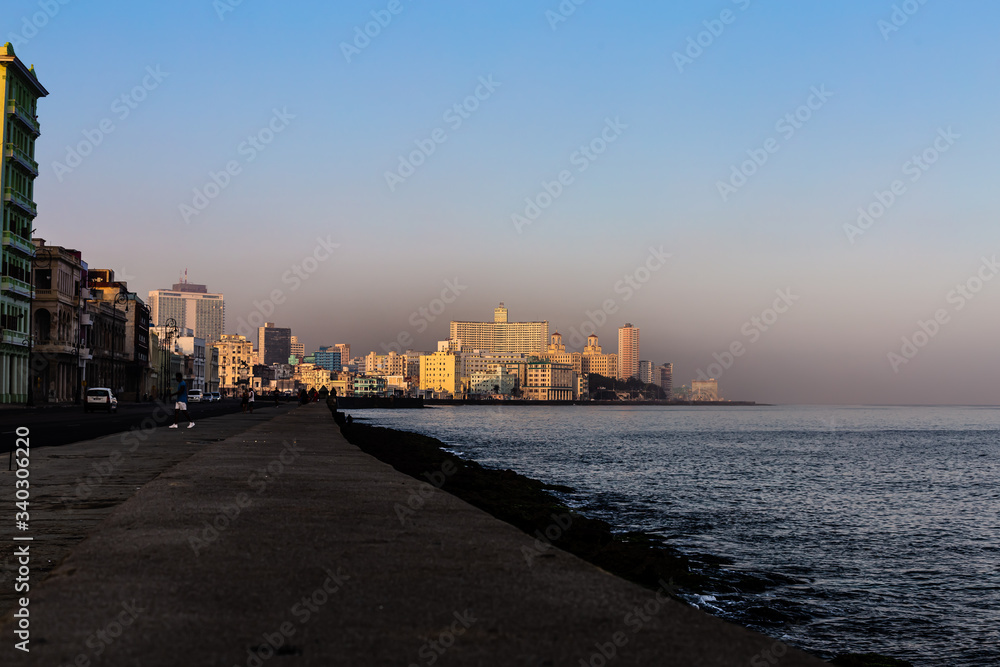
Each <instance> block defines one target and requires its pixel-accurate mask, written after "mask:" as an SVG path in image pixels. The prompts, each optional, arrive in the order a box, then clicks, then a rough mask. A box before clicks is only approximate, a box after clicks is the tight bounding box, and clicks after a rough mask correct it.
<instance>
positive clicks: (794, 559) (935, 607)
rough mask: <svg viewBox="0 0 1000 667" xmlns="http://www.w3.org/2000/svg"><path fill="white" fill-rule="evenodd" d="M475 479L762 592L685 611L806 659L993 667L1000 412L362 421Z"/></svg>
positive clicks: (998, 607) (542, 410) (372, 416)
mask: <svg viewBox="0 0 1000 667" xmlns="http://www.w3.org/2000/svg"><path fill="white" fill-rule="evenodd" d="M354 416H355V417H359V418H364V419H366V420H369V423H373V424H376V425H381V426H388V427H391V428H397V429H401V430H410V431H416V432H419V433H423V434H426V435H430V436H433V437H436V438H438V439H440V440H442V441H444V442H446V443H448V445H449V447H450V448H451V449H452V450H453V451H455V452H457V453H458V454H460V455H462V456H463V457H465V458H469V459H473V460H476V461H478V462H480V463H481V464H483V465H484V466H487V467H494V468H511V469H513V470H516V471H517V472H520V473H522V474H525V475H528V476H530V477H535V478H537V479H541V480H544V481H546V482H550V483H558V484H565V485H568V486H571V487H573V488H574V489H575V492H574V493H572V494H566V495H565V497H564V499H565V500H566V501H567V502H569V503H570V504H571V505H572V506H573V507H575V508H577V509H579V510H580V511H582V512H584V513H586V514H588V515H590V516H594V517H598V518H602V519H605V520H607V521H609V522H610V523H611V524H612V525H614V526H615V527H616V528H617V529H621V530H646V531H651V532H654V533H657V534H659V535H662V536H664V537H666V538H667V539H668V541H669V543H670V544H671V545H673V546H674V547H676V548H678V549H679V550H681V551H682V552H684V553H686V554H689V555H690V556H691V557H692V558H693V560H694V561H695V563H696V564H698V563H702V562H708V561H709V560H710V559H709V558H707V557H704V556H702V555H703V554H712V555H715V556H719V557H722V558H724V559H726V562H725V563H726V564H724V565H723V566H722V567H723V576H724V577H725V576H727V575H732V576H733V578H734V580H735V579H738V578H740V576H742V578H743V580H745V579H746V578H747V577H749V578H750V579H751V580H756V581H760V582H761V583H762V584H763V585H762V586H761V590H753V591H747V590H746V588H747V587H745V586H744V587H742V588H743V590H740V591H737V592H734V591H733V590H732V589H731V588H729V587H727V586H724V585H721V584H720V585H719V590H718V591H708V594H707V595H703V596H688V599H689V601H690V602H692V603H694V604H697V605H698V606H700V607H702V608H704V609H706V610H707V611H711V612H712V613H715V614H717V615H720V616H723V617H726V618H730V619H732V620H734V621H737V622H740V623H743V624H744V625H749V626H751V627H754V628H756V629H758V630H761V631H763V632H766V633H767V634H769V635H771V636H774V637H777V638H780V639H782V640H784V641H786V642H788V643H790V644H793V645H795V646H799V647H801V648H804V649H806V650H812V651H814V652H819V653H821V654H823V655H825V656H826V657H832V655H833V653H834V652H840V651H855V652H867V651H876V652H879V653H884V654H888V655H892V656H895V657H899V658H903V659H907V660H910V661H911V662H913V663H914V664H915V665H927V666H931V665H934V666H938V665H939V666H942V667H944V666H947V667H965V666H968V667H972V666H976V667H983V666H989V665H1000V408H976V407H969V408H962V407H802V406H781V407H766V406H754V407H735V406H734V407H680V406H679V407H646V406H636V407H617V406H573V407H541V406H540V407H509V406H508V407H503V406H497V407H488V406H455V407H450V406H449V407H435V408H432V409H426V410H396V411H393V410H361V411H356V412H354Z"/></svg>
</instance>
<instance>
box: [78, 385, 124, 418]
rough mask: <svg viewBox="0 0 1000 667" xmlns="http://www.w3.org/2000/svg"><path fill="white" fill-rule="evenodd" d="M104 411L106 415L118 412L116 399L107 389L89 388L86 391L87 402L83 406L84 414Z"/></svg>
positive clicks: (113, 393)
mask: <svg viewBox="0 0 1000 667" xmlns="http://www.w3.org/2000/svg"><path fill="white" fill-rule="evenodd" d="M94 410H106V411H107V412H108V413H111V412H118V397H117V396H115V392H113V391H111V390H110V389H108V388H107V387H91V388H90V389H88V390H87V400H86V402H85V403H84V404H83V411H84V412H92V411H94Z"/></svg>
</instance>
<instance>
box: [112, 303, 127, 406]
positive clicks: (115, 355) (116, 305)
mask: <svg viewBox="0 0 1000 667" xmlns="http://www.w3.org/2000/svg"><path fill="white" fill-rule="evenodd" d="M128 302H129V291H128V290H127V289H125V286H124V285H118V294H116V295H115V300H114V302H113V303H112V304H111V307H112V308H114V309H115V328H116V329H117V328H118V304H120V303H124V304H125V313H126V315H125V326H128ZM124 334H125V332H124V331H122V354H125V340H124V339H125V335H124ZM117 339H118V337H117V336H116V335H115V332H114V331H112V332H111V384H112V385H114V384H115V382H116V381H117V382H122V381H123V380H121V379H118V380H116V377H115V376H116V375H123V373H116V372H115V371H116V370H117V369H118V364H117V361H118V360H117V358H116V357H117V353H116V351H115V348H116V347H117V345H116V344H115V341H117ZM121 387H122V389H124V385H121ZM111 390H112V391H117V389H115V387H114V386H112V387H111Z"/></svg>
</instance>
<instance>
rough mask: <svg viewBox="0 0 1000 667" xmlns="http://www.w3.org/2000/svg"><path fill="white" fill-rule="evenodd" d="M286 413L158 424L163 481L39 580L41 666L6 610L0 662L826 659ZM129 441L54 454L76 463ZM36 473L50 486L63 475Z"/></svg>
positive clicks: (7, 485) (152, 447) (105, 491)
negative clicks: (632, 576)
mask: <svg viewBox="0 0 1000 667" xmlns="http://www.w3.org/2000/svg"><path fill="white" fill-rule="evenodd" d="M274 415H275V413H274V412H271V413H270V414H268V415H262V416H261V417H258V416H257V415H253V417H252V418H249V419H252V420H254V421H253V422H248V421H247V416H245V415H231V416H227V417H220V418H216V419H213V420H206V421H204V422H199V424H198V426H197V427H196V428H195V429H192V430H190V431H186V430H183V429H181V430H167V429H165V428H159V429H156V430H155V431H154V432H153V433H152V434H151V435H150V436H149V439H148V440H147V441H146V442H144V443H143V444H142V446H141V448H139V449H137V452H136V453H133V454H131V456H132V457H134V458H135V459H136V460H138V459H147V460H150V461H151V460H152V459H153V458H156V459H157V461H158V462H157V463H156V465H155V466H154V465H150V466H147V467H146V468H145V473H143V474H145V475H146V476H148V477H150V478H151V479H150V480H147V481H146V482H143V483H141V484H140V481H141V480H140V479H139V477H141V476H142V475H141V474H139V473H135V472H129V473H127V475H126V474H125V473H122V474H123V475H124V476H123V478H122V479H121V480H120V483H119V482H115V483H110V481H105V482H102V483H100V484H98V485H96V486H95V490H94V493H93V494H92V498H95V500H90V501H89V502H91V503H106V504H115V503H119V502H120V504H118V505H117V507H115V508H114V509H113V510H111V511H110V513H108V514H107V515H106V516H105V517H104V518H103V520H101V521H100V523H98V524H96V525H92V526H91V527H89V528H87V532H89V536H88V537H87V538H86V539H85V540H84V541H82V542H79V543H78V544H76V545H75V546H72V548H71V549H70V551H69V554H68V556H67V557H66V558H65V560H63V561H62V563H61V564H60V565H59V566H58V567H56V568H55V569H54V570H53V571H52V573H51V574H50V576H49V577H48V578H47V579H46V580H45V581H44V582H42V583H40V584H39V583H37V582H38V579H37V576H38V575H37V572H38V570H37V569H33V575H32V576H33V577H36V578H35V579H33V581H32V588H31V592H30V598H31V600H30V624H31V644H30V648H31V652H30V653H22V652H20V651H17V650H15V649H14V648H13V644H14V643H15V642H16V641H17V639H16V638H15V637H14V629H15V627H16V626H15V619H12V618H11V613H7V615H6V616H5V617H4V618H3V620H2V622H0V637H2V639H0V641H2V645H0V664H3V665H22V664H23V665H50V666H54V665H79V666H80V667H89V665H102V664H106V665H144V666H145V665H225V666H227V667H228V666H231V665H248V666H251V667H259V666H261V665H271V664H273V665H290V664H295V665H403V666H407V665H432V664H436V665H567V666H570V665H572V666H573V667H577V666H579V665H593V666H595V667H601V666H603V665H684V666H695V665H705V666H708V665H713V666H714V665H719V666H726V667H730V666H735V665H747V666H748V667H757V666H758V665H783V666H784V665H787V666H792V665H803V666H805V665H823V664H825V663H823V662H821V661H819V660H817V659H815V658H812V657H810V656H807V655H805V654H803V653H800V652H798V651H792V650H791V649H787V648H786V647H784V646H783V645H781V644H778V643H776V642H774V640H772V639H769V638H766V637H763V636H761V635H757V634H755V633H752V632H750V631H748V630H745V629H743V628H740V627H737V626H735V625H731V624H728V623H725V622H723V621H720V620H718V619H715V618H713V617H710V616H707V615H705V614H702V613H701V612H698V611H696V610H693V609H690V608H687V607H685V606H683V605H681V604H679V603H677V602H674V601H672V600H669V599H667V598H664V597H658V596H657V595H656V594H655V593H653V592H650V591H647V590H645V589H642V588H640V587H638V586H635V585H633V584H630V583H628V582H625V581H623V580H621V579H618V578H616V577H613V576H611V575H609V574H607V573H605V572H604V571H602V570H599V569H598V568H595V567H593V566H591V565H589V564H587V563H584V562H583V561H581V560H579V559H577V558H576V557H574V556H571V555H569V554H566V553H563V552H561V551H558V550H555V549H551V548H549V549H545V548H540V547H539V545H538V544H536V542H535V540H534V538H532V537H529V536H527V535H525V534H524V533H522V532H520V531H519V530H517V529H515V528H513V527H511V526H509V525H507V524H505V523H502V522H500V521H497V520H496V519H494V518H492V517H490V516H489V515H487V514H485V513H483V512H482V511H480V510H478V509H475V508H473V507H472V506H470V505H468V504H466V503H464V502H463V501H460V500H458V499H457V498H455V497H453V496H450V495H448V494H446V493H444V492H441V491H438V490H437V489H435V488H434V487H433V486H432V485H430V484H428V483H425V482H421V481H417V480H415V479H413V478H411V477H409V476H406V475H403V474H401V473H398V472H397V471H395V470H394V469H392V468H391V467H390V466H388V465H385V464H383V463H381V462H379V461H377V460H375V459H373V458H371V457H369V456H367V455H365V454H363V453H361V452H360V451H359V450H358V449H357V448H355V447H353V446H351V445H350V444H349V443H347V442H346V441H345V440H344V439H343V438H342V437H341V436H340V433H339V431H338V430H337V429H336V428H335V426H334V424H333V420H332V418H331V416H330V413H329V411H328V410H327V408H326V406H325V405H322V404H311V405H308V406H305V407H301V408H295V409H288V410H282V411H280V412H279V413H277V416H274ZM272 416H273V418H271V417H272ZM247 426H249V428H247ZM218 438H225V439H218ZM129 446H130V445H129ZM115 447H119V448H121V447H123V444H122V443H121V438H120V437H118V436H115V437H112V438H103V439H101V440H96V441H91V442H89V443H79V444H77V445H69V446H64V447H58V448H53V450H52V452H51V454H52V455H62V457H63V461H62V462H61V463H60V464H59V465H62V466H66V465H75V464H73V463H72V462H73V460H74V459H72V458H71V457H72V456H74V455H75V454H77V453H82V452H84V451H87V452H90V455H92V454H93V452H95V451H103V450H108V451H110V450H112V449H113V448H115ZM74 448H77V449H78V451H76V452H75V451H74ZM40 458H41V457H39V459H40ZM57 460H58V459H57ZM174 460H176V461H177V462H176V463H175V464H174V463H173V461H174ZM84 463H85V462H83V461H81V462H79V465H80V466H81V467H82V466H83V465H84ZM55 466H56V463H55V462H53V463H52V473H51V474H53V475H57V473H56V472H55ZM156 467H160V468H163V470H164V471H163V472H162V474H159V475H158V476H156V473H155V472H154V469H155V468H156ZM32 468H33V469H32V475H33V478H32V479H33V485H38V486H39V487H43V486H44V484H45V483H46V482H45V479H46V476H47V475H48V474H50V473H49V470H48V469H47V468H46V467H45V466H43V465H42V464H41V462H40V460H33V462H32ZM446 472H447V471H443V472H442V471H428V473H429V474H430V475H431V478H432V479H433V478H434V474H435V473H439V474H444V473H446ZM63 474H65V469H64V470H63ZM128 475H138V476H139V477H128V479H125V477H126V476H128ZM0 480H2V481H3V489H4V491H3V497H4V498H5V499H6V498H9V497H10V496H12V491H10V489H12V487H13V480H12V478H11V477H10V476H9V474H5V476H2V477H0ZM136 487H141V488H138V489H137V488H136ZM33 488H34V487H33ZM36 493H41V491H39V490H37V489H36ZM126 498H127V499H126ZM122 501H123V502H122ZM5 504H6V503H5ZM62 504H63V505H66V504H67V503H62ZM6 505H7V507H8V508H10V507H12V503H11V504H6ZM35 509H36V511H40V510H38V508H35ZM83 511H97V510H93V509H90V508H88V509H86V510H84V508H83V507H80V508H78V509H76V510H75V511H74V512H70V510H69V508H68V507H67V508H66V509H60V508H59V507H55V506H52V507H49V508H48V509H47V510H46V512H47V513H49V514H50V516H49V517H48V518H46V517H45V516H33V524H32V534H34V535H36V542H35V543H33V546H32V549H34V548H35V547H36V546H38V547H41V545H42V543H43V542H44V540H42V536H44V534H45V531H46V530H50V529H51V530H53V531H57V532H58V531H59V530H64V529H65V525H66V524H67V523H68V524H72V523H73V522H74V521H76V520H77V519H75V518H74V517H75V516H81V515H80V514H79V513H80V512H83ZM3 514H7V515H9V516H3V515H0V520H2V521H4V522H5V523H7V522H12V520H13V516H12V514H13V510H12V509H9V510H7V511H5V512H4V513H3ZM93 519H94V517H91V520H93ZM59 526H62V528H60V527H59ZM2 532H3V534H4V535H9V532H8V531H7V530H4V531H2ZM4 540H5V541H9V538H6V537H5V538H4ZM32 553H33V556H34V555H35V554H36V552H34V551H33V552H32ZM36 567H37V564H33V568H36ZM10 585H11V584H10V581H9V580H8V581H7V582H6V583H4V587H5V588H9V587H10ZM11 608H12V606H11V605H10V603H9V602H5V606H4V608H3V610H4V611H5V612H6V611H7V610H8V609H11Z"/></svg>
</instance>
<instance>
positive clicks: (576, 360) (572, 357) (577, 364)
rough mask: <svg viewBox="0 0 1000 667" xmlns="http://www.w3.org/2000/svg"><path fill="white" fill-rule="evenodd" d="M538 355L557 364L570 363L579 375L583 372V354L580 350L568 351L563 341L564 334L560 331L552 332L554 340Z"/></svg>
mask: <svg viewBox="0 0 1000 667" xmlns="http://www.w3.org/2000/svg"><path fill="white" fill-rule="evenodd" d="M538 356H539V358H541V359H549V360H550V361H553V362H555V363H557V364H569V365H570V366H572V367H573V371H574V372H575V373H576V374H577V375H579V374H580V373H582V372H583V355H582V354H581V353H579V352H567V351H566V346H565V345H564V344H563V342H562V334H561V333H559V332H558V331H557V332H555V333H554V334H552V342H551V343H549V346H548V347H547V348H545V351H544V352H542V353H541V354H539V355H538Z"/></svg>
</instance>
